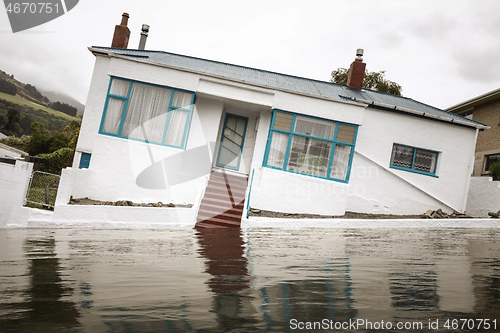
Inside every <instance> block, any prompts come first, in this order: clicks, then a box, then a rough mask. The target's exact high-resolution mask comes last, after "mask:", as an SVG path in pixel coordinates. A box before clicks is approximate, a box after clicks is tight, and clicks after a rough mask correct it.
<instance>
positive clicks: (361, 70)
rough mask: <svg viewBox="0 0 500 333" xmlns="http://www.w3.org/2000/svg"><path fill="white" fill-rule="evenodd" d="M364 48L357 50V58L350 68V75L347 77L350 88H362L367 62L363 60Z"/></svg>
mask: <svg viewBox="0 0 500 333" xmlns="http://www.w3.org/2000/svg"><path fill="white" fill-rule="evenodd" d="M362 56H363V49H357V50H356V59H354V61H353V62H352V64H351V67H350V68H349V76H348V78H347V87H348V88H350V89H357V90H361V88H362V87H363V80H364V79H365V69H366V64H365V63H364V62H363V58H362Z"/></svg>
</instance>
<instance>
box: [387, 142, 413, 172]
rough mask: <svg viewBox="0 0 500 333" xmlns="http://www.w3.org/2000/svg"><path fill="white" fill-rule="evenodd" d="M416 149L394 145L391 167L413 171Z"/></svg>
mask: <svg viewBox="0 0 500 333" xmlns="http://www.w3.org/2000/svg"><path fill="white" fill-rule="evenodd" d="M414 150H415V149H414V148H411V147H405V146H400V145H394V148H392V160H391V165H394V166H399V167H403V168H408V169H411V168H412V166H413V153H414Z"/></svg>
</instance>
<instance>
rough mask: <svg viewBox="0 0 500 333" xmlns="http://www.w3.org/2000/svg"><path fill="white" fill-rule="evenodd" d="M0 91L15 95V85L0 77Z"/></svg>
mask: <svg viewBox="0 0 500 333" xmlns="http://www.w3.org/2000/svg"><path fill="white" fill-rule="evenodd" d="M0 91H1V92H4V93H6V94H9V95H13V96H15V95H16V94H17V86H16V85H15V84H14V83H12V82H9V81H7V80H2V79H0Z"/></svg>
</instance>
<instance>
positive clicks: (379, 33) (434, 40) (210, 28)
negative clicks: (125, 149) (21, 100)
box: [0, 0, 500, 108]
mask: <svg viewBox="0 0 500 333" xmlns="http://www.w3.org/2000/svg"><path fill="white" fill-rule="evenodd" d="M123 12H127V13H129V14H130V19H129V25H128V26H129V28H130V30H131V36H130V42H129V48H137V46H138V43H139V38H140V30H141V25H142V24H143V23H145V24H149V25H150V27H151V28H150V34H149V38H148V41H147V45H146V49H149V50H161V51H168V52H173V53H179V54H183V55H189V56H195V57H200V58H205V59H211V60H217V61H222V62H229V63H233V64H237V65H244V66H249V67H254V68H260V69H265V70H270V71H275V72H280V73H284V74H291V75H297V76H302V77H308V78H313V79H318V80H324V81H328V80H329V79H330V73H331V71H332V70H333V69H336V68H339V67H349V65H350V63H351V62H352V61H353V60H354V57H355V52H356V49H357V48H363V49H364V50H365V55H364V62H365V63H366V64H367V69H368V70H369V71H380V70H385V71H386V78H387V79H389V80H391V81H395V82H397V83H399V84H400V85H401V86H402V87H403V95H404V96H406V97H410V98H413V99H415V100H417V101H420V102H423V103H427V104H430V105H433V106H436V107H439V108H447V107H450V106H452V105H455V104H458V103H460V102H462V101H465V100H467V99H470V98H473V97H476V96H478V95H481V94H483V93H486V92H488V91H491V90H494V89H498V88H500V38H499V32H500V1H498V0H415V1H411V0H384V1H381V0H342V1H339V0H325V1H316V0H309V1H290V0H286V1H281V0H279V1H277V0H265V1H261V0H252V1H237V0H230V1H226V0H220V1H219V0H211V1H206V0H191V1H190V0H184V1H178V0H176V1H172V0H149V1H148V0H144V1H132V0H101V1H96V0H80V2H79V3H78V5H77V6H76V7H75V8H74V9H72V10H71V11H69V12H68V13H67V14H65V15H63V16H61V17H59V18H57V19H55V20H53V21H50V22H48V23H46V24H43V25H41V26H38V27H35V28H32V29H30V30H26V31H24V32H18V33H15V34H14V33H12V30H11V27H10V24H9V21H8V17H7V13H6V11H5V8H0V41H1V44H0V45H1V51H0V69H2V70H3V71H5V72H7V73H9V74H14V75H15V77H16V78H17V79H18V80H20V81H23V82H26V83H31V84H34V85H35V86H38V87H43V88H44V89H45V90H54V91H60V92H63V93H66V94H68V95H70V96H72V97H73V98H75V99H77V100H79V101H80V102H82V103H85V102H86V99H87V93H88V88H89V85H90V80H91V76H92V71H93V65H94V56H93V55H92V54H91V53H90V52H89V51H88V49H87V47H88V46H111V40H112V37H113V31H114V27H115V25H116V24H119V23H120V20H121V14H122V13H123Z"/></svg>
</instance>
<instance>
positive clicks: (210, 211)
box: [195, 170, 248, 228]
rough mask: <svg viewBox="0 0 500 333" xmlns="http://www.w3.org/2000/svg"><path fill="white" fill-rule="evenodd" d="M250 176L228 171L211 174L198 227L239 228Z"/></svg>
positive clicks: (201, 206)
mask: <svg viewBox="0 0 500 333" xmlns="http://www.w3.org/2000/svg"><path fill="white" fill-rule="evenodd" d="M247 184H248V178H247V177H244V176H238V175H234V174H229V173H226V172H225V170H220V171H219V170H217V171H213V172H212V173H211V174H210V179H209V181H208V186H207V188H206V190H205V195H204V197H203V199H202V200H201V204H200V209H199V211H198V217H197V219H196V222H197V223H196V225H195V227H196V228H239V227H240V224H241V216H242V214H243V209H244V203H245V191H246V188H247Z"/></svg>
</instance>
